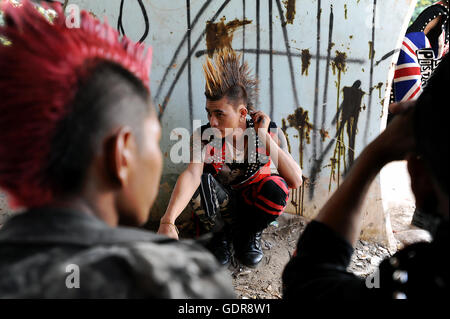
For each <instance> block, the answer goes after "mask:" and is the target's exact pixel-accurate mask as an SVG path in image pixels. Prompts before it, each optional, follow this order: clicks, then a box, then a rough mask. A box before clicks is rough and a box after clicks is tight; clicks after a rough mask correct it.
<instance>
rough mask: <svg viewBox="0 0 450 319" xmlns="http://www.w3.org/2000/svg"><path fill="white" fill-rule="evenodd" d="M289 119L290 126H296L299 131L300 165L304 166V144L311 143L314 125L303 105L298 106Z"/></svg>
mask: <svg viewBox="0 0 450 319" xmlns="http://www.w3.org/2000/svg"><path fill="white" fill-rule="evenodd" d="M287 120H288V123H289V126H290V127H293V128H295V129H296V130H297V131H298V138H299V140H300V142H299V157H300V166H301V167H302V168H303V145H304V143H308V144H310V143H311V137H310V133H311V130H312V129H313V125H312V124H311V123H310V122H309V116H308V111H305V110H304V109H303V108H302V107H299V108H297V109H296V110H295V112H294V113H293V114H290V115H289V116H288V118H287Z"/></svg>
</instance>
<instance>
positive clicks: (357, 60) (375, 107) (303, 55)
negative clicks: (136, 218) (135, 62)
mask: <svg viewBox="0 0 450 319" xmlns="http://www.w3.org/2000/svg"><path fill="white" fill-rule="evenodd" d="M69 3H73V4H77V5H79V6H80V7H82V8H85V9H88V10H89V11H91V12H92V13H94V14H95V15H97V16H98V17H100V18H102V17H104V16H106V17H107V18H108V20H109V21H110V22H111V23H112V24H113V25H117V21H118V17H119V8H120V0H108V1H106V0H96V1H87V0H73V1H69ZM143 3H144V7H145V11H146V14H147V15H148V22H149V33H148V36H147V37H146V39H145V42H146V43H148V44H150V45H152V46H153V49H154V58H153V66H152V71H151V90H152V95H153V97H154V101H155V105H156V106H157V110H158V113H159V116H160V119H161V124H162V127H163V137H162V141H161V148H162V150H163V153H164V154H165V166H164V172H163V178H162V184H161V188H160V196H159V200H158V202H157V203H156V205H155V207H154V209H153V211H152V218H153V219H158V218H159V216H161V215H162V214H163V213H164V210H165V208H166V205H167V201H168V198H169V196H170V193H171V190H172V188H173V185H174V183H175V181H176V177H177V175H178V174H179V173H180V172H181V171H182V169H183V168H184V167H185V165H180V164H174V163H172V162H171V161H170V158H169V156H168V154H169V152H170V148H171V146H172V145H173V144H175V142H176V141H171V140H170V138H169V137H170V132H171V131H172V130H173V129H174V128H177V127H186V128H188V129H190V130H191V129H192V120H194V119H198V120H201V122H202V123H206V121H207V119H206V113H205V111H204V104H205V99H204V95H203V92H204V79H203V76H202V71H201V65H202V63H203V62H204V57H205V54H207V51H206V50H207V49H208V48H211V47H213V46H214V44H213V43H208V45H209V47H208V46H207V41H206V37H207V31H208V30H209V31H210V32H211V30H212V29H211V27H212V26H213V27H216V28H217V29H218V30H222V34H221V36H220V37H219V38H220V40H221V41H219V42H220V43H219V44H216V46H220V45H224V44H226V43H229V44H231V45H232V47H233V48H234V49H235V50H238V51H240V52H242V53H243V58H244V59H245V60H247V61H248V63H249V65H250V67H251V68H252V70H253V71H254V72H255V74H256V75H257V76H258V78H259V80H260V85H259V89H260V96H259V100H258V104H257V106H258V107H259V108H260V109H261V110H263V111H265V112H266V113H267V114H269V115H270V116H271V118H272V119H273V120H274V121H275V122H276V123H278V125H279V126H282V124H283V123H284V125H283V129H284V131H285V133H286V135H287V137H288V140H289V146H290V150H291V153H292V155H293V156H294V158H295V159H296V160H297V161H298V162H299V163H300V165H301V166H302V168H303V171H304V175H305V177H306V183H305V186H304V187H303V188H301V189H300V190H296V191H295V192H294V193H293V196H292V201H291V204H290V205H289V207H288V210H287V211H288V212H289V213H293V214H301V215H304V216H307V217H310V218H311V217H313V216H314V215H315V214H316V213H317V211H318V210H319V209H320V207H321V206H322V205H323V203H324V202H325V201H326V200H327V199H328V197H329V196H330V194H331V193H332V192H333V191H334V190H335V189H336V188H337V187H339V184H340V183H341V181H342V179H343V177H342V175H343V173H344V172H345V170H346V167H348V166H350V164H351V163H352V161H353V160H354V158H356V157H357V156H358V154H359V153H360V152H361V150H362V149H363V148H364V147H365V145H367V144H368V143H369V142H370V141H371V140H373V139H374V138H375V137H376V136H377V135H378V134H379V133H380V131H381V130H382V129H383V128H384V126H385V123H386V114H387V111H386V110H387V109H386V108H387V100H388V99H386V98H385V97H387V96H389V91H390V89H389V87H390V83H389V79H390V78H391V76H392V72H393V69H392V66H393V63H394V61H395V60H396V58H397V54H396V53H397V51H396V48H399V47H400V44H401V39H402V38H403V36H402V35H403V34H404V33H405V31H406V26H407V23H408V21H409V18H410V16H411V13H412V10H413V8H414V5H415V3H416V1H415V0H397V1H380V0H378V1H377V0H352V1H351V0H347V1H331V0H322V1H320V0H313V1H309V0H308V1H306V0H305V1H301V0H297V1H281V0H267V1H251V0H232V1H229V0H228V1H224V0H211V1H200V0H187V1H185V0H176V1H162V0H161V1H160V0H146V1H143ZM187 4H189V6H188V5H187ZM208 21H210V28H209V29H208V28H207V22H208ZM231 21H234V24H230V22H231ZM244 22H245V23H244ZM122 24H123V28H124V30H125V33H126V34H127V36H129V37H130V38H132V39H133V40H139V39H140V38H141V36H142V35H143V34H144V32H145V20H144V14H143V12H142V11H141V8H140V7H139V4H138V2H137V1H125V4H124V8H123V14H122ZM208 34H209V33H208ZM338 110H341V112H340V113H339V114H338V116H336V115H337V113H338ZM382 201H383V198H382V194H381V192H380V179H379V178H377V179H376V181H375V182H374V185H373V186H372V191H371V193H370V196H369V198H368V200H367V203H366V208H365V216H366V217H365V219H364V227H363V234H362V235H363V237H364V238H366V239H375V240H377V241H381V242H385V243H387V244H389V242H390V240H391V239H390V237H391V235H390V233H389V218H388V216H387V214H386V212H385V210H384V209H383V203H382Z"/></svg>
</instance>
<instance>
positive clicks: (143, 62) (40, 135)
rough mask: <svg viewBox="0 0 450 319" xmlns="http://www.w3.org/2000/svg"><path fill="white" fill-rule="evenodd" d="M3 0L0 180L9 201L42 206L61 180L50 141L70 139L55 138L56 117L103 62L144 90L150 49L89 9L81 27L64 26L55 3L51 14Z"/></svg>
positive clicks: (72, 104)
mask: <svg viewBox="0 0 450 319" xmlns="http://www.w3.org/2000/svg"><path fill="white" fill-rule="evenodd" d="M0 3H1V10H2V11H3V12H4V20H5V26H3V27H0V35H1V36H2V37H4V38H6V39H7V40H8V42H10V43H12V44H11V45H6V46H5V45H0V70H1V72H0V101H1V103H0V114H1V115H0V127H1V134H0V187H1V188H2V189H4V190H6V191H7V192H8V193H9V195H10V199H11V200H10V204H11V205H12V206H25V207H36V206H42V205H45V204H48V203H49V202H51V200H52V199H53V197H54V192H55V190H54V189H52V188H55V187H56V188H60V186H61V185H58V183H55V182H54V181H52V178H51V176H48V172H49V171H51V170H52V169H53V166H54V165H53V163H51V161H52V160H53V159H52V151H53V150H52V148H54V147H55V144H58V148H59V151H61V152H62V153H64V152H66V153H67V150H64V148H65V147H67V148H68V147H69V146H70V145H61V144H64V143H69V142H70V139H66V140H65V141H60V142H58V141H56V142H55V141H54V136H55V135H56V134H62V132H61V131H59V132H58V129H60V127H61V125H62V124H61V123H62V122H63V121H64V120H65V118H66V117H68V116H69V115H70V114H71V113H73V112H74V108H75V107H76V106H77V105H78V104H80V103H78V102H77V94H78V95H79V94H80V90H81V89H82V87H83V86H84V85H87V84H86V83H87V82H88V80H89V79H90V78H91V77H92V75H93V74H94V73H95V70H96V69H97V68H98V66H99V65H100V64H105V63H106V62H108V63H111V64H114V65H115V66H116V67H117V68H119V66H120V67H121V68H122V69H123V70H126V71H127V72H129V73H130V74H132V75H133V76H134V77H135V78H136V79H139V80H140V82H142V84H143V85H144V86H145V88H146V90H147V91H149V72H150V66H151V60H152V51H151V48H148V49H147V50H146V48H145V46H144V45H143V44H140V43H133V42H131V41H130V40H129V39H127V38H126V37H123V38H121V39H120V38H119V34H118V32H117V31H116V30H114V29H113V28H111V27H110V26H109V25H108V24H107V23H106V22H105V23H101V22H100V21H99V20H97V19H96V18H94V17H93V16H92V15H91V14H89V13H87V12H86V11H83V12H82V13H81V25H80V27H79V28H69V27H67V26H66V17H65V16H64V13H63V11H62V6H61V4H59V3H54V4H52V5H51V8H52V9H53V10H55V11H56V17H55V18H54V19H53V20H52V22H49V21H48V20H47V19H46V18H45V17H44V16H43V15H42V14H41V13H39V12H38V11H37V10H36V8H35V6H34V5H33V4H32V3H30V2H29V1H28V0H27V1H22V3H21V4H20V5H19V6H17V5H13V4H11V3H10V2H9V1H2V2H0ZM136 81H138V80H136ZM91 86H92V85H91ZM78 101H80V97H79V98H78ZM72 117H73V116H72ZM84 120H85V121H88V119H86V118H85V119H84ZM66 122H67V121H66ZM66 124H67V123H66ZM84 124H88V123H84ZM93 124H95V123H93ZM95 125H96V124H95ZM75 126H76V125H75ZM76 131H77V130H76V129H74V130H72V132H69V133H73V134H75V133H76ZM63 135H64V134H63ZM65 135H68V134H67V133H66V134H65ZM52 140H53V141H52ZM52 143H53V145H52ZM66 156H67V155H66ZM53 157H54V156H53ZM63 157H64V156H63ZM60 159H61V160H62V158H61V156H60V157H59V158H58V159H57V160H56V162H58V161H59V160H60ZM54 161H55V160H54ZM50 166H51V167H50ZM72 171H73V169H72ZM77 173H80V174H82V172H77ZM57 174H65V173H64V172H63V171H61V170H59V172H58V173H57ZM66 174H67V172H66ZM66 174H65V175H66ZM57 177H58V178H59V179H61V180H62V179H67V178H70V174H69V175H66V176H57ZM65 183H75V184H76V183H77V182H74V181H72V182H67V181H65Z"/></svg>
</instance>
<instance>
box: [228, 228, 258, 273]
mask: <svg viewBox="0 0 450 319" xmlns="http://www.w3.org/2000/svg"><path fill="white" fill-rule="evenodd" d="M261 235H262V231H259V232H249V233H246V234H245V233H244V234H241V235H240V236H237V238H235V242H234V247H235V254H236V257H237V258H238V259H239V261H240V262H241V263H242V264H244V265H245V266H248V267H255V266H256V265H258V264H259V262H260V261H261V260H262V258H263V256H264V254H263V251H262V247H261Z"/></svg>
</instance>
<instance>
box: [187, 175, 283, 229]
mask: <svg viewBox="0 0 450 319" xmlns="http://www.w3.org/2000/svg"><path fill="white" fill-rule="evenodd" d="M288 198H289V187H288V185H287V183H286V181H285V180H284V179H283V178H282V177H281V176H279V175H270V176H267V177H265V178H263V179H262V180H261V181H259V182H257V183H254V184H250V185H248V186H246V187H243V188H240V189H238V190H233V189H231V188H229V187H225V186H223V185H221V184H220V183H219V182H218V181H217V180H216V179H215V178H214V177H213V176H212V175H211V174H209V173H205V174H203V175H202V178H201V183H200V186H199V188H198V189H197V191H196V192H195V194H194V196H193V198H192V201H191V205H192V207H193V209H194V212H195V214H196V215H197V216H198V218H199V219H200V221H201V223H202V224H203V226H204V228H205V229H206V230H208V231H213V232H214V231H218V230H219V229H221V228H222V227H224V226H232V227H235V228H236V227H238V228H241V229H243V230H246V231H247V230H248V231H249V232H259V231H262V230H263V229H265V228H266V227H267V226H268V225H269V224H270V223H271V222H273V221H275V220H276V219H277V218H278V216H280V215H281V214H282V213H283V211H284V209H285V208H286V205H287V202H288Z"/></svg>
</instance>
